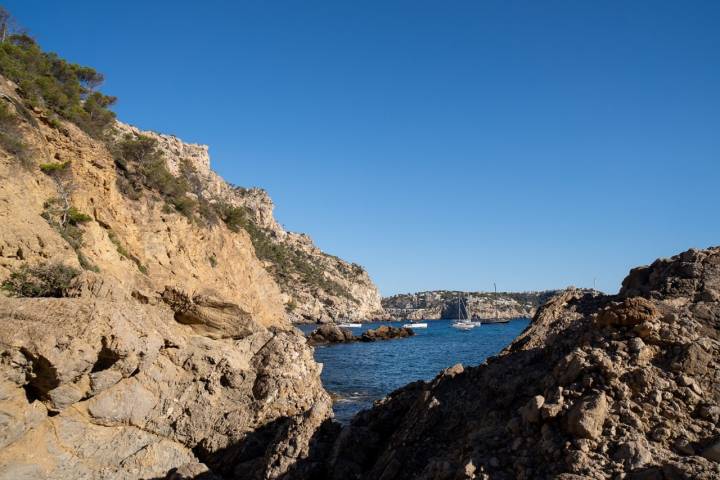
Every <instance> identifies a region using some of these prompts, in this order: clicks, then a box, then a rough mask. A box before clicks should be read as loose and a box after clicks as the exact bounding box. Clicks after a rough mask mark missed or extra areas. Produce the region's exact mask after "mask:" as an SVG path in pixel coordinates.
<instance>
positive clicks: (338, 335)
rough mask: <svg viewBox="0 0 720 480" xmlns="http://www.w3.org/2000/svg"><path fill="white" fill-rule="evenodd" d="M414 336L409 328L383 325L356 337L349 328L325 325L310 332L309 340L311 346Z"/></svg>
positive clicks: (413, 332)
mask: <svg viewBox="0 0 720 480" xmlns="http://www.w3.org/2000/svg"><path fill="white" fill-rule="evenodd" d="M413 335H415V331H413V329H412V328H407V327H392V326H388V325H381V326H379V327H378V328H375V329H370V330H366V331H364V332H363V333H362V334H360V335H357V336H356V335H353V333H352V332H351V331H350V330H349V329H347V328H342V327H339V326H337V325H323V326H321V327H319V328H317V329H315V330H313V331H312V332H310V333H309V334H308V336H307V338H308V342H309V343H310V344H311V345H323V344H327V343H347V342H375V341H377V340H393V339H395V338H407V337H412V336H413Z"/></svg>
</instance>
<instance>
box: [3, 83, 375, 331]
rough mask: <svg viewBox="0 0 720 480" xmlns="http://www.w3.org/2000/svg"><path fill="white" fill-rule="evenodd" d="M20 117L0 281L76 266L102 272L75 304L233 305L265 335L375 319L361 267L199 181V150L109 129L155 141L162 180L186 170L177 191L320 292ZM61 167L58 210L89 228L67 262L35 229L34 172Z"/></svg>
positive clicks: (96, 153)
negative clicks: (63, 178) (235, 212)
mask: <svg viewBox="0 0 720 480" xmlns="http://www.w3.org/2000/svg"><path fill="white" fill-rule="evenodd" d="M0 96H5V97H4V98H6V99H13V100H14V101H16V102H17V103H18V104H21V103H22V102H21V100H20V99H19V97H18V95H17V93H16V91H15V86H14V85H13V84H11V83H10V82H8V81H7V80H5V79H3V78H0ZM2 101H5V102H7V100H2ZM25 113H26V114H27V115H28V116H29V118H30V119H31V120H32V122H31V123H26V124H23V125H22V127H21V130H22V131H23V134H24V135H23V139H22V140H23V141H24V142H25V143H26V144H27V145H28V146H29V147H30V148H31V150H32V151H33V159H34V160H33V163H34V164H33V165H31V166H30V167H29V168H25V167H22V166H20V165H19V163H18V161H17V160H16V159H14V158H12V157H11V156H9V155H7V154H5V153H4V152H2V151H0V222H1V223H2V224H3V231H2V235H0V281H2V280H4V279H5V278H6V277H7V276H8V275H9V274H10V272H11V271H12V270H14V269H16V268H18V267H19V266H20V265H22V264H24V263H27V262H29V263H31V264H32V263H38V262H55V261H59V262H62V263H65V264H67V265H71V266H75V267H79V266H80V265H79V254H80V255H82V257H84V259H86V260H87V262H88V263H89V264H91V265H93V266H94V267H97V268H98V269H99V270H100V271H101V272H102V276H101V279H97V278H95V279H88V280H90V284H85V285H83V286H80V287H79V288H78V292H79V293H81V294H84V295H97V294H101V295H104V296H111V297H114V298H119V297H130V296H133V295H135V296H136V297H144V298H150V297H153V296H155V297H157V295H159V294H160V293H162V292H163V291H164V289H165V287H168V286H169V287H179V288H181V289H183V290H184V291H186V292H188V293H189V294H191V295H193V296H194V295H208V296H212V297H216V298H222V299H224V300H227V301H229V302H232V303H235V304H237V305H238V306H239V307H240V308H242V309H243V310H244V311H246V312H248V313H249V314H250V315H252V316H253V318H254V319H255V320H256V321H258V322H259V323H262V324H263V325H276V326H281V325H287V322H286V321H285V320H284V319H283V317H286V318H290V319H291V320H293V321H306V322H315V321H320V320H332V319H335V318H353V319H369V318H373V317H377V316H379V315H381V313H382V306H381V305H380V295H379V293H378V291H377V288H376V287H375V285H374V284H373V283H372V281H371V280H370V278H369V276H368V274H367V272H366V271H365V270H364V269H363V268H362V267H360V266H358V265H355V264H350V263H347V262H345V261H343V260H341V259H339V258H337V257H334V256H331V255H327V254H325V253H324V252H322V251H321V250H319V249H318V248H317V247H315V246H314V244H313V242H312V240H311V239H310V238H309V237H308V236H306V235H302V234H295V233H289V232H286V231H285V230H284V229H283V228H282V227H281V226H280V224H279V223H278V222H277V221H276V220H275V218H274V216H273V203H272V200H271V199H270V197H269V196H268V195H267V193H266V192H265V191H263V190H261V189H244V188H240V187H234V186H232V185H230V184H228V183H227V182H225V181H224V180H223V179H222V178H221V177H220V176H218V175H217V174H216V173H215V172H213V171H212V170H211V169H210V157H209V155H208V147H207V146H204V145H196V144H187V143H184V142H182V141H181V140H180V139H178V138H176V137H174V136H171V135H162V134H158V133H154V132H143V131H140V130H139V129H137V128H135V127H131V126H129V125H126V124H123V123H121V122H117V124H116V128H117V129H118V131H119V134H118V135H123V134H125V133H131V134H140V133H142V134H143V135H147V136H150V137H152V138H153V139H155V140H156V141H157V142H158V148H159V149H160V151H162V152H163V157H164V159H165V162H166V164H167V166H168V169H169V171H170V172H171V173H172V174H175V175H180V174H181V166H189V169H190V170H192V172H193V174H192V178H189V179H188V180H189V181H190V183H191V185H192V188H193V190H194V191H196V192H198V193H199V194H200V195H204V196H206V197H207V198H208V199H211V200H212V202H217V201H222V202H225V203H227V204H229V205H233V206H238V207H244V208H246V209H247V211H248V212H249V213H250V215H251V216H252V219H253V221H254V222H255V224H257V226H258V228H261V229H262V230H263V231H264V232H266V233H267V235H268V237H269V238H271V240H272V241H273V242H277V243H278V244H282V245H283V246H284V247H285V248H287V249H291V250H292V251H296V252H299V253H297V255H298V256H301V257H302V258H303V259H305V260H306V263H307V265H312V266H314V267H313V268H315V269H316V270H317V272H315V277H313V278H315V279H317V278H320V279H322V281H321V282H320V283H316V284H313V283H308V281H307V279H303V278H301V277H300V276H298V275H290V276H288V277H283V276H280V275H278V274H277V270H278V269H277V268H276V267H275V266H273V265H272V262H267V261H265V260H262V259H258V257H257V255H256V252H255V248H254V245H253V241H252V238H251V236H250V235H249V234H248V233H247V232H246V231H244V230H242V229H241V231H240V232H232V231H230V230H229V229H228V228H227V227H226V226H225V225H224V224H223V223H222V222H219V223H218V224H215V225H200V224H198V222H194V221H191V220H190V219H188V218H186V217H184V216H183V215H181V214H180V213H178V212H173V211H168V210H167V209H166V208H164V204H163V202H162V201H159V200H158V199H157V198H153V195H152V194H146V195H144V196H142V198H139V199H131V198H129V197H128V196H127V195H124V194H123V193H121V191H120V189H119V188H118V185H117V179H118V174H117V171H116V166H115V163H114V160H113V157H112V155H111V153H110V151H109V150H108V147H107V146H106V145H105V144H104V143H102V142H99V141H97V140H94V139H92V138H89V137H88V136H87V135H86V134H84V133H83V132H82V131H80V130H79V129H78V128H77V127H76V126H74V125H72V124H70V123H67V122H63V124H62V126H61V128H55V127H54V126H52V125H51V124H50V123H49V122H47V121H46V120H47V119H45V118H44V117H43V116H42V114H39V113H37V112H33V111H28V112H25ZM66 161H68V162H69V164H68V168H69V172H70V176H71V178H72V188H71V191H70V201H71V203H72V205H73V206H74V207H76V208H77V210H78V211H80V212H83V213H85V214H87V215H89V216H90V217H91V221H89V222H87V223H84V224H83V225H82V226H81V230H82V233H83V242H82V243H83V246H82V247H81V248H80V251H79V252H76V251H74V250H73V248H72V247H71V246H70V245H69V244H68V242H67V241H66V240H65V239H63V238H62V237H61V235H60V234H59V233H58V232H57V231H55V230H54V229H53V228H52V227H51V226H50V224H49V223H48V222H47V221H46V220H45V219H44V218H42V217H41V215H42V214H43V212H44V211H45V208H46V205H47V202H48V201H49V200H51V199H53V198H56V197H58V189H57V186H56V184H55V183H54V182H53V180H52V179H51V178H50V177H49V176H47V175H45V174H43V173H41V171H40V168H39V166H40V164H43V163H46V164H52V163H60V162H66ZM192 195H195V197H197V196H198V195H197V194H192ZM316 277H317V278H316ZM279 280H282V281H279ZM103 285H104V286H103ZM110 286H112V288H109V287H110ZM116 287H118V288H116ZM281 288H282V291H281V290H280V289H281ZM95 290H96V291H95Z"/></svg>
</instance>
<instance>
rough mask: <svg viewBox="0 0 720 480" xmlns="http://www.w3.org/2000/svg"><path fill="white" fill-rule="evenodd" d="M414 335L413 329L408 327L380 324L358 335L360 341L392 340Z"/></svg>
mask: <svg viewBox="0 0 720 480" xmlns="http://www.w3.org/2000/svg"><path fill="white" fill-rule="evenodd" d="M413 335H415V331H414V330H413V329H412V328H408V327H391V326H388V325H381V326H379V327H378V328H375V329H371V330H365V331H364V332H363V333H362V335H360V341H361V342H374V341H377V340H392V339H394V338H407V337H412V336H413Z"/></svg>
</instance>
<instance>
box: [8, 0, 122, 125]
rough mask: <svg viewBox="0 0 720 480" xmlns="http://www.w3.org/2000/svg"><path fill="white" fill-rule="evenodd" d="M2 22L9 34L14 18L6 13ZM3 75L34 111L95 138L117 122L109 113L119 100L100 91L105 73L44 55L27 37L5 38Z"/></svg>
mask: <svg viewBox="0 0 720 480" xmlns="http://www.w3.org/2000/svg"><path fill="white" fill-rule="evenodd" d="M0 19H2V23H3V25H2V29H3V31H4V32H5V31H7V30H8V25H9V23H10V18H9V14H8V13H7V11H5V10H4V9H2V11H1V12H0ZM0 74H2V75H4V76H5V77H7V78H9V79H10V80H12V81H13V82H15V83H16V84H17V85H18V87H20V93H21V94H22V96H23V98H24V99H25V101H26V102H27V104H28V105H29V106H30V107H34V108H39V109H43V110H46V111H48V112H50V113H52V114H55V115H57V116H59V117H61V118H64V119H66V120H69V121H71V122H73V123H75V124H76V125H77V126H78V127H80V128H81V129H83V130H84V131H85V132H87V133H88V134H89V135H91V136H93V137H96V138H100V137H101V136H102V135H103V133H104V132H105V130H106V128H107V127H108V126H109V125H111V124H112V122H113V121H114V119H115V114H114V113H113V112H112V111H110V110H109V107H110V106H111V105H113V104H114V103H115V101H116V99H115V97H110V96H107V95H103V94H102V93H100V92H98V91H96V88H97V87H98V86H100V84H102V82H103V76H102V74H101V73H98V72H96V71H95V70H94V69H92V68H90V67H84V66H81V65H77V64H74V63H70V62H68V61H66V60H64V59H62V58H60V57H59V56H58V55H57V54H55V53H50V52H43V51H42V49H41V48H40V46H39V45H38V44H37V43H36V42H35V40H33V39H32V38H31V37H30V36H28V35H27V34H25V33H18V32H12V31H10V32H9V35H4V36H3V39H2V42H0Z"/></svg>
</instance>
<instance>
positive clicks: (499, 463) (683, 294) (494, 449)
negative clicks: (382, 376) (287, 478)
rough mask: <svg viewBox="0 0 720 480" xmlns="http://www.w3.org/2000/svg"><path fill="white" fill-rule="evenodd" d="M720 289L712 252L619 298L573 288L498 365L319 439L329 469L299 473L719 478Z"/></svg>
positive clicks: (308, 467) (719, 264) (633, 285)
mask: <svg viewBox="0 0 720 480" xmlns="http://www.w3.org/2000/svg"><path fill="white" fill-rule="evenodd" d="M719 291H720V248H710V249H707V250H690V251H687V252H684V253H682V254H680V255H677V256H675V257H672V258H670V259H663V260H658V261H656V262H655V263H653V264H652V265H650V266H648V267H641V268H637V269H634V270H633V271H631V272H630V274H629V275H628V277H627V278H626V280H625V282H624V283H623V289H622V290H621V292H620V294H619V295H616V296H609V295H602V294H599V293H597V292H589V291H581V290H575V289H569V290H567V291H565V292H562V293H561V294H558V295H557V296H555V297H553V298H552V299H551V300H550V301H548V302H547V303H546V304H545V305H544V306H543V307H541V308H540V309H539V311H538V313H537V314H536V315H535V317H534V319H533V321H532V323H531V324H530V326H529V327H528V328H527V329H526V330H525V332H523V333H522V334H521V335H520V336H519V337H518V338H517V339H516V340H515V342H513V343H512V344H511V345H510V346H509V347H508V348H506V349H505V350H504V351H502V352H501V353H500V354H499V355H498V356H496V357H492V358H490V359H488V360H487V362H486V363H484V364H483V365H481V366H478V367H470V368H465V369H464V370H463V369H460V370H459V371H458V372H456V373H453V374H450V373H449V372H443V373H441V374H440V375H439V376H438V377H436V378H435V379H434V380H432V381H430V382H416V383H413V384H410V385H407V386H406V387H403V388H401V389H399V390H397V391H395V392H393V393H392V394H390V395H389V396H388V397H387V398H385V399H383V400H381V401H379V402H376V404H375V406H374V408H372V409H371V410H367V411H364V412H361V413H359V414H358V415H357V416H356V417H355V418H354V419H353V420H352V422H351V424H350V425H349V426H347V427H345V428H343V429H342V431H340V432H339V433H337V434H336V435H335V437H334V440H332V441H328V440H327V439H325V440H322V441H320V440H318V442H317V444H316V447H317V448H316V450H317V451H318V453H317V455H318V456H319V458H324V459H325V461H320V462H306V463H304V464H303V463H302V462H301V464H300V465H299V466H298V467H297V468H296V469H295V471H296V472H298V475H296V477H295V478H303V476H307V475H311V474H312V475H316V478H331V479H338V480H339V479H349V478H355V479H389V478H393V479H502V480H505V479H507V480H510V479H536V478H552V479H564V480H569V479H580V478H583V479H587V478H590V479H606V478H626V479H707V480H709V479H716V478H720V454H719V453H718V452H720V447H719V445H720V423H719V422H720V329H719V328H718V326H719V325H720V296H719V295H718V292H719ZM323 446H325V450H323V448H322V447H323ZM302 466H304V467H305V468H304V469H303V468H301V467H302Z"/></svg>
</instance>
